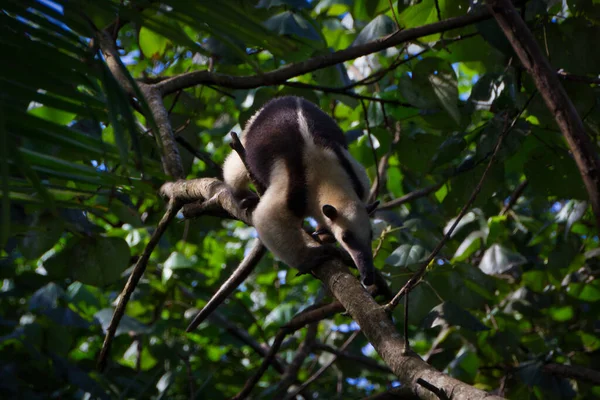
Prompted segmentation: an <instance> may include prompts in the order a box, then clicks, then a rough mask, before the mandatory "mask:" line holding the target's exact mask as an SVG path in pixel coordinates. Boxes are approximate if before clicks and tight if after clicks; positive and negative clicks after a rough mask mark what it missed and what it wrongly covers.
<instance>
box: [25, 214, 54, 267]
mask: <svg viewBox="0 0 600 400" xmlns="http://www.w3.org/2000/svg"><path fill="white" fill-rule="evenodd" d="M64 228H65V227H64V224H63V221H61V220H60V219H58V218H56V217H53V216H52V215H47V214H40V213H36V214H34V215H33V216H32V221H31V223H30V224H29V229H28V230H27V232H25V234H24V235H23V237H22V238H20V240H19V248H20V250H21V253H22V254H23V256H24V257H25V258H27V259H30V260H33V259H35V258H38V257H40V256H41V255H42V254H44V253H45V252H46V251H48V250H50V249H51V248H52V246H54V245H55V244H56V242H57V241H58V239H60V237H61V236H62V234H63V233H64Z"/></svg>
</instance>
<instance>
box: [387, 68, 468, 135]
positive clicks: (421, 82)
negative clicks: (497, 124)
mask: <svg viewBox="0 0 600 400" xmlns="http://www.w3.org/2000/svg"><path fill="white" fill-rule="evenodd" d="M398 88H399V89H400V93H401V94H402V96H404V98H406V99H407V100H408V101H409V102H410V103H411V104H413V105H414V106H415V107H419V108H425V109H429V108H437V107H442V108H443V109H444V110H445V111H446V112H447V113H448V115H450V117H452V119H453V120H454V122H455V123H456V124H457V125H459V124H460V111H459V110H458V80H457V78H456V73H455V72H454V69H452V66H451V65H450V63H448V61H446V60H443V59H441V58H437V57H430V58H426V59H424V60H422V61H420V62H418V63H417V65H415V67H414V72H413V74H412V78H408V77H407V76H406V75H403V76H402V79H401V81H400V85H399V87H398Z"/></svg>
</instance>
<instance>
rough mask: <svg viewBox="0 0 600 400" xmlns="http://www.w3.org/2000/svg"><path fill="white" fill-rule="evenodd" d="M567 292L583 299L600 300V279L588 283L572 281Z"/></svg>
mask: <svg viewBox="0 0 600 400" xmlns="http://www.w3.org/2000/svg"><path fill="white" fill-rule="evenodd" d="M567 293H568V294H569V295H570V296H573V297H575V298H576V299H578V300H581V301H589V302H592V303H593V302H596V301H599V300H600V281H598V280H595V281H592V282H586V283H570V284H569V286H567Z"/></svg>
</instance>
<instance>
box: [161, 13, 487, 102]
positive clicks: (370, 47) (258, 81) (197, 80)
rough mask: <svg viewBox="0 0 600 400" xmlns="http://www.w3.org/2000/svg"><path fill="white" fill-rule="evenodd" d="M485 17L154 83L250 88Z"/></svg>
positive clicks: (171, 87) (167, 87) (168, 88)
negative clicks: (237, 71) (268, 64)
mask: <svg viewBox="0 0 600 400" xmlns="http://www.w3.org/2000/svg"><path fill="white" fill-rule="evenodd" d="M488 18H490V13H489V12H488V11H486V10H482V11H480V12H477V13H474V14H471V15H465V16H462V17H456V18H449V19H447V20H444V21H441V22H436V23H434V24H428V25H424V26H421V27H418V28H413V29H406V30H403V31H396V32H395V33H392V34H391V35H388V36H386V37H383V38H381V39H377V40H373V41H371V42H368V43H365V44H362V45H358V46H352V47H349V48H347V49H344V50H340V51H336V52H334V53H330V54H325V55H323V56H319V57H314V58H311V59H308V60H306V61H302V62H299V63H296V64H290V65H287V66H285V67H282V68H279V69H277V70H275V71H271V72H267V73H264V74H260V75H249V76H231V75H223V74H218V73H213V72H209V71H194V72H189V73H186V74H181V75H177V76H174V77H171V78H167V79H165V80H163V81H161V82H159V83H157V84H156V85H157V87H158V88H159V90H160V92H161V93H162V95H163V96H165V95H167V94H170V93H174V92H177V91H178V90H181V89H185V88H188V87H191V86H195V85H200V84H214V85H218V86H221V87H228V88H234V89H252V88H257V87H260V86H268V85H279V84H282V83H284V82H285V81H287V80H288V79H290V78H293V77H296V76H299V75H303V74H306V73H309V72H312V71H316V70H318V69H322V68H326V67H330V66H333V65H336V64H339V63H342V62H345V61H349V60H354V59H355V58H358V57H361V56H365V55H367V54H371V53H376V52H378V51H381V50H385V49H387V48H389V47H394V46H398V45H400V44H402V43H404V42H408V41H411V40H414V39H418V38H420V37H423V36H428V35H432V34H435V33H440V32H445V31H449V30H452V29H456V28H460V27H463V26H466V25H470V24H474V23H476V22H479V21H483V20H485V19H488Z"/></svg>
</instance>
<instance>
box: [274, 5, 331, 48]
mask: <svg viewBox="0 0 600 400" xmlns="http://www.w3.org/2000/svg"><path fill="white" fill-rule="evenodd" d="M265 27H266V28H267V29H269V30H271V31H273V32H274V33H275V34H277V35H293V36H297V37H300V38H305V39H308V40H314V41H319V40H321V36H320V35H319V33H318V32H317V31H316V30H315V28H314V27H313V26H312V25H311V24H310V23H308V21H307V20H306V19H304V18H303V17H302V16H301V15H300V14H296V13H294V12H292V11H284V12H282V13H280V14H277V15H273V16H272V17H271V18H269V19H268V20H267V21H265Z"/></svg>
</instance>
